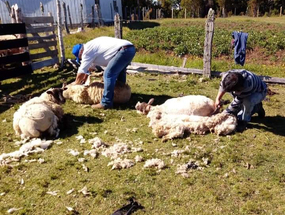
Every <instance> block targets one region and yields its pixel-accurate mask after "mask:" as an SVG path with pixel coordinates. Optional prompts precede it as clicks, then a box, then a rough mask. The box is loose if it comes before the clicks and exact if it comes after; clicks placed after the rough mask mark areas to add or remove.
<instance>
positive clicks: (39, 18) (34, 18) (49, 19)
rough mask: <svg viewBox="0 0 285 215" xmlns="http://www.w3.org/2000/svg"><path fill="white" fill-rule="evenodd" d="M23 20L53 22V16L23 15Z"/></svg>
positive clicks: (31, 22)
mask: <svg viewBox="0 0 285 215" xmlns="http://www.w3.org/2000/svg"><path fill="white" fill-rule="evenodd" d="M23 22H24V23H26V24H41V23H53V17H52V16H38V17H23Z"/></svg>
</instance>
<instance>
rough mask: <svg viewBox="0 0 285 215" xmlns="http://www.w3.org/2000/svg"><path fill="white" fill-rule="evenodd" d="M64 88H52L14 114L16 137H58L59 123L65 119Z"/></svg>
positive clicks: (29, 101) (23, 105) (26, 103)
mask: <svg viewBox="0 0 285 215" xmlns="http://www.w3.org/2000/svg"><path fill="white" fill-rule="evenodd" d="M63 91H64V89H62V88H51V89H49V90H47V91H46V92H44V93H42V94H41V95H40V96H39V97H34V98H32V99H30V100H28V101H27V102H25V103H24V104H22V105H21V106H20V108H19V109H18V110H17V111H16V112H15V113H14V119H13V128H14V130H15V133H16V135H19V136H21V138H22V139H24V138H34V137H35V138H38V137H41V136H43V135H45V134H47V135H50V136H57V135H58V132H59V130H58V122H59V121H60V120H61V119H62V117H63V109H62V107H61V106H60V105H61V104H64V103H65V98H64V97H63V95H62V94H63Z"/></svg>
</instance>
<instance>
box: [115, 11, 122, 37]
mask: <svg viewBox="0 0 285 215" xmlns="http://www.w3.org/2000/svg"><path fill="white" fill-rule="evenodd" d="M114 26H115V37H116V38H119V39H122V38H123V36H122V22H121V18H120V14H118V13H116V15H115V18H114Z"/></svg>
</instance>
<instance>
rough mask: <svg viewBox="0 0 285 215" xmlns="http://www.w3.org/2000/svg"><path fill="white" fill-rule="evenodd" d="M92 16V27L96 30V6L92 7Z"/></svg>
mask: <svg viewBox="0 0 285 215" xmlns="http://www.w3.org/2000/svg"><path fill="white" fill-rule="evenodd" d="M91 15H92V19H91V27H92V28H94V27H95V12H94V5H92V7H91Z"/></svg>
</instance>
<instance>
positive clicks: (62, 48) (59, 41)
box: [56, 0, 65, 68]
mask: <svg viewBox="0 0 285 215" xmlns="http://www.w3.org/2000/svg"><path fill="white" fill-rule="evenodd" d="M56 6H57V32H58V43H59V47H60V57H61V66H60V67H61V68H62V67H63V63H64V61H65V50H64V45H63V38H62V28H61V8H60V2H59V0H56Z"/></svg>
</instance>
